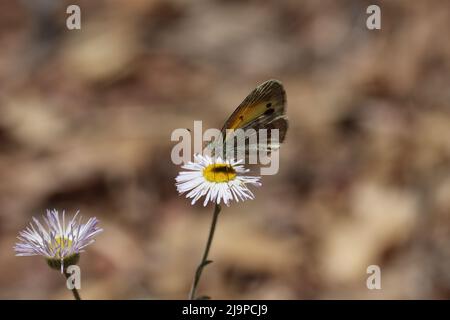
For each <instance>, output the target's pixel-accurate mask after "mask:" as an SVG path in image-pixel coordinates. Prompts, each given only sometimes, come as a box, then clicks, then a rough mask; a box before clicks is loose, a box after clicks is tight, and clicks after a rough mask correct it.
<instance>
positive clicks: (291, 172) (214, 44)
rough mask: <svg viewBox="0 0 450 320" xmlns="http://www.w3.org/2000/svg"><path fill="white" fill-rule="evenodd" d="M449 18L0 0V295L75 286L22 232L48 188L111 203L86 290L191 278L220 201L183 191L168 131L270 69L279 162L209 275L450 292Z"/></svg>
mask: <svg viewBox="0 0 450 320" xmlns="http://www.w3.org/2000/svg"><path fill="white" fill-rule="evenodd" d="M69 4H78V5H80V7H81V11H82V21H81V22H82V29H81V30H74V31H69V30H67V28H66V27H65V23H66V18H67V16H68V15H67V14H66V7H67V5H69ZM370 4H378V5H380V6H381V10H382V29H381V30H378V31H377V30H375V31H369V30H368V29H367V28H366V18H367V17H368V15H367V14H366V8H367V6H368V5H370ZM449 31H450V2H449V1H407V0H404V1H360V0H353V1H350V0H346V1H312V0H309V1H297V0H290V1H275V0H272V1H264V2H262V1H256V0H254V1H225V0H222V1H219V0H213V1H206V0H202V1H188V0H171V1H162V0H127V1H119V0H109V1H106V0H104V1H88V0H84V1H75V0H72V1H59V0H58V1H57V0H22V1H1V2H0V298H4V299H24V298H30V299H36V298H43V299H70V298H71V293H70V292H69V291H68V290H67V289H65V287H64V284H63V281H64V280H63V278H62V277H61V276H60V275H59V274H58V273H57V272H55V271H53V270H50V269H49V268H48V267H47V266H46V264H45V262H44V261H43V259H42V258H40V257H30V258H28V257H25V258H22V257H15V256H14V252H13V249H12V247H13V245H14V243H15V241H16V239H15V237H16V236H17V233H18V232H19V231H20V230H22V229H23V228H24V227H25V226H26V225H27V224H28V223H29V221H30V218H31V217H32V216H40V215H41V214H44V213H45V209H46V208H57V209H60V210H62V209H66V210H67V211H68V212H69V213H71V214H73V213H75V211H76V210H77V209H80V210H81V213H82V214H83V216H84V217H85V219H87V218H88V217H90V216H97V217H98V218H100V220H101V226H102V227H103V228H104V232H103V233H102V234H101V235H100V236H99V237H98V238H97V242H96V243H95V244H94V245H92V246H90V247H89V248H88V249H87V251H86V252H85V253H84V254H83V255H82V257H81V261H80V264H81V268H82V289H81V295H82V297H83V298H86V299H182V298H186V297H187V293H188V291H189V287H190V284H191V280H192V276H193V274H194V270H195V267H196V265H197V264H198V262H199V259H200V256H201V253H202V250H203V246H204V242H205V240H206V236H207V232H208V227H209V223H210V219H211V213H212V206H208V207H207V208H203V207H202V206H201V204H198V205H195V206H191V205H190V204H189V201H188V200H186V199H184V198H183V197H180V196H178V194H177V192H176V189H175V187H174V178H175V176H176V174H177V172H178V170H179V167H177V166H175V165H173V164H172V162H171V160H170V151H171V148H172V146H173V145H174V143H172V142H171V141H170V134H171V132H172V130H174V129H175V128H192V126H193V121H194V120H203V121H204V128H205V127H206V128H207V127H221V126H222V123H223V122H224V121H225V119H226V117H227V116H228V115H229V114H231V112H232V111H233V110H234V108H235V107H236V106H237V105H238V104H239V103H240V102H241V101H242V100H243V99H244V98H245V96H246V95H247V94H248V93H249V92H250V91H251V90H252V89H253V88H254V87H255V86H256V85H257V84H259V83H261V82H263V81H265V80H267V79H270V78H276V79H279V80H281V81H282V82H283V83H284V85H285V88H286V91H287V97H288V116H289V119H290V129H289V132H288V136H287V141H286V142H285V144H284V145H283V147H282V148H281V152H280V157H281V164H280V172H279V173H278V175H276V176H265V177H263V187H261V188H259V189H257V190H255V195H256V200H255V201H248V202H245V203H238V204H235V203H234V204H233V205H232V206H231V207H229V208H225V209H224V210H223V212H222V214H221V216H220V220H219V225H218V229H217V233H216V237H215V239H214V243H213V247H212V251H211V255H210V258H211V259H212V260H214V263H213V264H212V265H210V266H208V267H207V268H206V271H205V273H204V275H203V278H202V281H201V286H200V290H199V294H208V295H210V296H211V297H212V298H215V299H219V298H235V299H307V298H309V299H322V298H339V299H340V298H356V299H360V298H364V299H380V298H387V299H391V298H402V299H403V298H404V299H410V298H427V299H430V298H431V299H434V298H439V299H442V298H449V297H450V228H449V227H450V171H449V163H450V103H449V102H450V90H449V88H450V77H449V75H450V72H449V71H450V59H449V58H450V42H449V40H448V35H449ZM253 190H254V189H253ZM372 264H375V265H379V266H380V267H381V275H382V277H381V279H382V289H381V290H368V289H367V287H366V279H367V277H368V276H369V275H368V274H367V273H366V268H367V267H368V266H369V265H372Z"/></svg>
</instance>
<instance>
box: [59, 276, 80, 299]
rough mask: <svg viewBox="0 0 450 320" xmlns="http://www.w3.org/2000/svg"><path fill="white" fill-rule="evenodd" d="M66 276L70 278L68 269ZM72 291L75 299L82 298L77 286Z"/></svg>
mask: <svg viewBox="0 0 450 320" xmlns="http://www.w3.org/2000/svg"><path fill="white" fill-rule="evenodd" d="M63 273H64V276H65V277H66V279H69V277H70V275H69V274H67V273H66V270H64V272H63ZM72 293H73V297H74V298H75V300H81V297H80V294H79V293H78V290H77V288H75V287H74V288H73V289H72Z"/></svg>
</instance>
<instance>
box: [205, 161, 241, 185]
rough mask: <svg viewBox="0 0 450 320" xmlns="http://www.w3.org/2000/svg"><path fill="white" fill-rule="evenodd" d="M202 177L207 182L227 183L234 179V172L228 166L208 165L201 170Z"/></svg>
mask: <svg viewBox="0 0 450 320" xmlns="http://www.w3.org/2000/svg"><path fill="white" fill-rule="evenodd" d="M203 177H205V179H206V180H207V181H209V182H216V183H222V182H228V181H231V180H234V179H235V178H236V170H234V168H233V167H232V166H231V165H229V164H222V163H221V164H210V165H209V166H207V167H206V168H205V169H203Z"/></svg>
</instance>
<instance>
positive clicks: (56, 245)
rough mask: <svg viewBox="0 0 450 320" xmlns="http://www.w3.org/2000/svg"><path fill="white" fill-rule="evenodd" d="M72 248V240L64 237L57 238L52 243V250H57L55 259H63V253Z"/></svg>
mask: <svg viewBox="0 0 450 320" xmlns="http://www.w3.org/2000/svg"><path fill="white" fill-rule="evenodd" d="M71 246H72V240H70V239H68V238H63V237H56V238H55V240H54V241H53V242H52V243H50V247H51V248H52V249H56V252H55V258H57V259H61V253H62V252H61V251H63V250H64V249H66V248H70V247H71Z"/></svg>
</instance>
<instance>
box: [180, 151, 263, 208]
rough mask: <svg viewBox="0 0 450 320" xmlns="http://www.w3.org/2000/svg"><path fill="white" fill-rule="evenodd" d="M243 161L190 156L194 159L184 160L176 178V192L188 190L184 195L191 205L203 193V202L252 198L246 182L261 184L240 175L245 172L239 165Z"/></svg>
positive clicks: (225, 201) (228, 201) (257, 180)
mask: <svg viewBox="0 0 450 320" xmlns="http://www.w3.org/2000/svg"><path fill="white" fill-rule="evenodd" d="M242 161H243V160H239V161H235V160H223V159H222V158H221V157H218V158H211V157H209V156H207V155H204V156H203V155H200V154H196V155H194V162H191V161H190V162H188V163H187V164H185V165H183V166H182V168H183V169H186V170H189V171H182V172H180V173H179V174H178V176H177V177H176V179H175V180H176V187H177V190H178V192H179V193H180V194H183V193H185V192H188V193H187V194H186V198H191V199H192V202H191V204H194V203H195V202H196V201H197V200H199V199H200V198H201V197H202V196H205V200H204V201H203V205H204V206H206V205H207V204H208V202H214V203H217V204H220V202H223V203H225V204H226V205H227V206H228V205H229V203H230V201H231V200H236V201H237V202H239V200H242V201H245V200H247V199H253V198H254V195H253V193H252V192H251V191H250V189H249V188H248V187H247V184H251V185H254V186H258V187H259V186H261V183H260V182H259V180H260V177H252V176H245V175H242V174H243V173H246V172H248V171H249V170H248V169H245V168H244V166H243V165H241V163H242Z"/></svg>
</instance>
